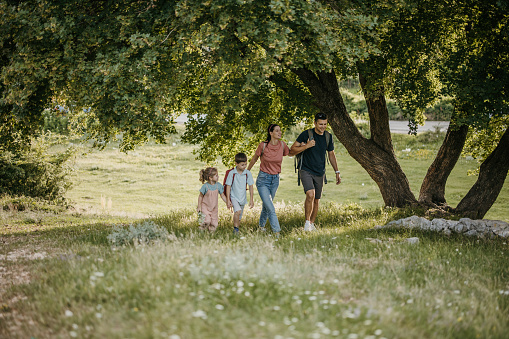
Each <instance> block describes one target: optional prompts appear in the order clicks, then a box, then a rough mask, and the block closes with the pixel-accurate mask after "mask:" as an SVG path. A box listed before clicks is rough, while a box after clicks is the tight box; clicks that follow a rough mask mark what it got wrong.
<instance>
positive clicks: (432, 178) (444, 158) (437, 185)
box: [419, 123, 468, 205]
mask: <svg viewBox="0 0 509 339" xmlns="http://www.w3.org/2000/svg"><path fill="white" fill-rule="evenodd" d="M467 134H468V125H463V126H460V127H458V126H455V125H454V124H453V123H451V124H450V125H449V128H448V129H447V134H446V136H445V139H444V141H443V143H442V146H441V147H440V150H439V151H438V153H437V155H436V157H435V160H434V161H433V163H432V164H431V166H430V167H429V169H428V172H427V174H426V176H425V177H424V180H423V182H422V186H421V191H420V193H419V202H422V203H428V204H436V205H443V204H445V203H446V201H445V184H446V183H447V178H449V175H450V174H451V172H452V170H453V168H454V166H456V163H457V162H458V159H459V157H460V155H461V151H462V150H463V146H464V145H465V140H466V138H467Z"/></svg>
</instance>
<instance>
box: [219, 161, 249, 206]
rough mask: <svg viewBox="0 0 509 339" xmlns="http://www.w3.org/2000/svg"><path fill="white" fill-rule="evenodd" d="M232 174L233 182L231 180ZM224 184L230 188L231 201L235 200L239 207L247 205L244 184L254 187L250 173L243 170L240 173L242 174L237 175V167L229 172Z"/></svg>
mask: <svg viewBox="0 0 509 339" xmlns="http://www.w3.org/2000/svg"><path fill="white" fill-rule="evenodd" d="M234 174H235V180H233V175H234ZM232 181H233V185H232ZM225 184H226V185H229V186H231V189H230V198H231V199H235V200H237V201H238V202H239V204H240V205H245V204H247V197H246V184H247V185H249V186H250V185H254V180H253V175H252V174H251V171H249V170H247V169H245V170H244V171H243V172H242V174H239V172H237V167H235V168H233V169H232V170H231V171H230V173H228V177H227V178H226V182H225Z"/></svg>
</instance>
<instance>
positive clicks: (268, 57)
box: [0, 0, 509, 214]
mask: <svg viewBox="0 0 509 339" xmlns="http://www.w3.org/2000/svg"><path fill="white" fill-rule="evenodd" d="M508 12H509V7H508V4H507V2H506V1H502V0H500V1H497V2H494V3H491V2H485V1H482V0H459V1H458V0H438V1H424V0H382V1H378V2H374V3H373V2H372V1H365V0H339V1H331V0H321V1H317V0H314V1H312V0H292V1H283V0H256V1H255V0H237V1H231V0H214V1H212V0H206V1H203V0H202V1H198V0H181V1H164V2H163V1H153V0H151V1H123V2H115V1H90V2H87V3H83V2H79V1H75V0H67V1H52V0H39V1H8V0H2V1H0V27H1V30H2V33H3V34H2V37H1V38H0V44H1V52H0V53H1V54H0V67H1V73H0V86H1V87H0V91H1V98H0V109H1V112H0V114H1V115H0V117H1V119H2V122H3V124H2V126H3V127H2V128H1V129H0V137H1V138H2V143H3V146H2V147H4V148H5V145H9V140H10V141H11V144H12V140H15V139H16V138H15V136H16V135H26V134H28V133H31V132H34V131H35V130H37V126H38V125H39V124H40V122H41V118H40V117H41V114H40V112H41V108H43V107H46V106H48V105H49V104H50V103H53V104H60V105H63V106H65V107H66V108H67V109H68V110H69V114H70V115H71V116H72V119H74V122H75V124H76V125H77V126H79V127H80V128H81V130H82V131H83V133H84V134H85V135H87V136H88V137H89V138H91V139H94V140H96V141H98V142H99V143H100V144H104V143H105V142H108V141H109V140H111V139H112V138H115V137H116V136H119V135H121V136H122V140H121V141H122V143H121V148H122V149H123V150H129V149H132V148H133V147H134V146H135V145H136V144H138V143H140V142H143V141H145V140H147V138H148V137H149V136H152V137H154V138H155V139H156V140H158V141H161V142H162V141H164V137H165V135H167V134H168V133H172V132H174V126H173V123H174V119H175V117H176V116H177V115H180V114H182V113H188V114H190V115H195V116H196V118H192V119H191V120H190V122H189V123H188V125H187V131H186V133H185V135H184V140H185V141H187V142H191V143H196V144H199V145H200V148H199V154H198V155H199V157H200V158H201V159H202V160H206V161H211V160H213V159H216V158H217V157H218V156H221V157H223V159H229V158H231V155H232V154H233V153H235V152H236V151H237V150H252V149H253V148H254V147H255V145H256V143H257V142H258V141H260V139H261V138H262V135H264V132H265V128H266V126H267V125H268V124H269V123H279V124H281V125H283V126H292V125H295V124H297V123H298V122H300V121H303V120H304V121H305V120H306V119H309V118H310V117H312V116H313V114H314V113H315V112H317V111H318V110H321V111H324V112H325V113H327V114H329V116H330V124H331V126H332V129H333V132H334V133H335V134H336V136H337V137H338V139H339V140H340V141H341V142H342V143H343V144H344V145H345V147H346V148H347V150H348V152H349V153H350V155H352V157H354V158H355V159H356V160H357V161H358V162H359V163H360V164H361V165H362V166H363V167H364V168H365V169H366V170H367V172H368V173H369V174H370V176H371V177H372V178H373V180H375V182H377V184H378V185H379V187H380V190H381V192H382V196H383V197H384V201H385V203H386V204H387V205H391V206H402V205H405V204H409V203H415V202H416V201H417V199H416V198H415V196H414V195H413V193H412V192H411V191H410V188H409V185H408V181H407V180H406V176H405V175H404V173H403V171H402V170H401V167H400V166H399V164H398V162H397V159H396V157H395V155H394V152H393V149H392V142H391V137H390V131H389V128H388V115H387V105H386V103H385V96H390V97H393V98H395V99H397V100H398V103H399V104H400V106H401V107H403V108H404V109H405V112H406V114H407V116H408V118H409V119H410V121H411V122H415V123H416V124H417V123H419V122H422V119H423V116H422V110H423V109H424V108H426V107H427V106H428V105H431V104H433V102H434V101H436V100H437V98H440V97H442V96H448V97H452V98H453V102H454V110H455V114H454V115H453V118H452V121H451V128H450V131H449V132H448V137H446V141H445V142H444V145H443V147H442V149H441V151H440V152H439V154H438V155H437V160H436V162H437V163H441V164H443V163H444V159H446V160H447V163H448V166H445V167H444V168H439V166H438V165H435V166H432V167H431V168H430V172H428V175H427V177H426V178H425V180H424V184H423V188H421V193H420V198H419V201H421V202H425V203H432V204H437V203H438V204H442V203H445V198H444V193H443V191H444V190H445V182H446V180H447V176H448V175H449V174H450V170H452V168H453V167H454V164H455V162H456V160H457V158H458V157H459V154H460V153H461V150H462V149H463V145H464V143H465V140H466V136H467V133H468V129H469V126H471V125H473V126H476V127H477V128H481V129H482V128H487V127H488V126H489V122H490V121H491V120H492V119H493V118H497V117H503V116H505V115H507V111H508V100H507V86H508V84H509V81H507V80H509V79H508V69H507V66H506V65H507V58H508V55H509V33H508V31H509V28H508V27H509V25H508V22H507V21H508V18H509V14H508ZM351 76H359V79H360V83H361V86H362V89H363V93H364V95H365V97H366V101H367V105H368V111H369V117H370V122H371V123H370V126H371V137H370V138H369V139H366V138H365V137H363V136H362V135H361V134H360V132H359V131H358V129H357V128H356V127H355V125H354V123H353V121H352V120H351V119H350V117H349V115H348V109H347V108H346V107H345V105H344V102H343V99H342V96H341V94H340V92H339V87H338V80H341V79H344V78H347V77H351ZM246 135H250V136H251V137H250V138H246ZM500 140H505V139H503V137H502V139H500ZM497 154H498V153H497ZM500 156H501V155H498V156H497V158H498V157H500ZM504 166H506V165H505V164H499V165H497V166H496V168H497V169H498V170H499V171H500V172H504V168H505V167H504ZM507 170H508V168H505V175H507ZM436 174H438V176H436ZM434 176H436V177H439V178H440V181H439V182H438V181H437V179H432V178H433V177H434ZM504 178H505V176H504ZM498 180H499V181H500V178H499V179H498ZM502 184H503V179H502ZM497 185H499V186H500V183H498V184H497ZM500 187H501V186H500ZM495 191H496V190H492V192H495ZM496 195H498V193H496ZM496 195H495V199H496ZM488 208H489V207H488ZM481 214H482V213H481Z"/></svg>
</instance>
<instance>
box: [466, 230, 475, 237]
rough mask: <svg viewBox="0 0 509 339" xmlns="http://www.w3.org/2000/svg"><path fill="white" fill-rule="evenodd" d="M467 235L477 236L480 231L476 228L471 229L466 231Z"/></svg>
mask: <svg viewBox="0 0 509 339" xmlns="http://www.w3.org/2000/svg"><path fill="white" fill-rule="evenodd" d="M465 235H467V236H469V237H475V236H477V235H478V233H477V231H476V230H470V231H468V232H466V233H465Z"/></svg>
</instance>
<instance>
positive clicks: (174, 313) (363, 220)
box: [0, 204, 509, 338]
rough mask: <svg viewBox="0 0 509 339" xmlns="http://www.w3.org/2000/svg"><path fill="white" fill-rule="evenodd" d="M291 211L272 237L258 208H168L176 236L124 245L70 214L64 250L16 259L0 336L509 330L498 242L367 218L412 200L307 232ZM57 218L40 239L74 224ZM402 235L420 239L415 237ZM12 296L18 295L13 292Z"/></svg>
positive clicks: (336, 218) (164, 219)
mask: <svg viewBox="0 0 509 339" xmlns="http://www.w3.org/2000/svg"><path fill="white" fill-rule="evenodd" d="M299 210H300V207H299V206H293V205H286V206H285V207H284V208H282V210H281V211H280V215H281V219H282V220H283V222H282V224H284V225H286V227H285V228H284V229H283V232H282V237H281V238H280V239H275V238H274V237H273V236H271V234H270V232H269V233H267V234H265V233H263V234H262V233H259V232H257V218H256V216H257V212H258V211H247V213H246V218H245V219H244V221H243V225H242V226H243V227H242V233H241V236H240V237H234V236H233V232H232V229H231V227H230V224H229V222H228V220H226V219H228V218H227V217H226V216H223V218H222V220H223V224H222V225H220V227H219V229H218V232H217V233H215V234H212V235H210V234H206V233H200V232H199V231H198V230H197V222H196V218H195V216H194V215H193V214H192V213H191V212H177V211H173V212H171V213H170V214H168V215H167V216H161V217H158V218H154V219H153V221H154V223H156V224H158V225H160V226H163V227H165V228H166V229H167V230H168V232H169V233H170V234H171V236H170V237H169V238H168V239H167V240H166V241H163V242H154V243H151V244H149V245H143V246H127V247H119V248H114V247H110V245H109V244H108V242H107V239H106V235H107V234H109V233H110V232H111V230H112V227H111V226H112V225H113V224H111V222H112V221H111V220H110V221H109V222H106V223H105V224H103V223H99V222H98V223H95V224H93V223H88V224H83V225H82V226H77V227H78V228H79V229H83V230H84V232H83V233H81V232H78V233H77V234H81V235H80V236H73V237H64V239H65V240H64V242H63V243H60V247H61V248H62V249H64V253H61V254H60V255H53V256H48V257H47V258H46V259H44V260H41V261H32V262H25V263H24V266H25V269H28V270H29V272H30V274H31V275H32V276H33V279H32V280H31V282H30V283H29V284H26V285H21V286H17V287H13V288H11V289H10V290H9V291H8V293H7V294H4V297H5V298H6V300H9V304H8V306H7V308H4V311H3V313H2V314H3V317H2V320H1V321H0V335H2V334H3V335H12V336H13V337H19V338H24V337H34V338H54V337H62V338H68V337H79V338H197V337H202V338H238V337H243V338H329V337H339V338H367V337H369V338H414V337H415V338H416V337H419V338H479V337H480V338H503V337H504V336H505V335H506V334H507V333H508V332H509V322H508V321H507V320H508V314H509V283H508V281H509V280H508V277H509V266H508V265H507V250H508V248H507V243H506V242H505V241H504V240H499V239H496V240H490V241H485V240H475V239H471V238H468V239H467V238H462V237H459V236H453V237H449V238H444V237H443V236H438V235H436V234H433V233H428V232H419V231H415V230H414V231H409V230H398V231H395V230H373V228H372V226H374V225H375V224H378V223H385V222H387V221H389V220H393V219H396V218H400V217H404V216H407V215H410V214H412V213H413V211H410V210H404V211H401V210H392V209H378V210H366V209H363V208H362V207H360V206H358V205H340V206H339V205H334V204H330V205H327V206H324V208H323V210H322V212H321V213H320V221H319V229H318V231H317V232H313V233H304V232H302V230H301V227H300V223H299V213H300V212H299ZM62 218H63V216H62ZM108 223H110V224H109V226H108ZM60 225H61V226H60V227H62V229H58V227H55V228H53V229H52V230H51V231H50V230H48V231H47V233H45V234H43V235H42V237H43V238H52V237H53V236H54V235H55V233H54V232H59V233H60V234H62V235H64V234H65V233H66V231H69V230H70V229H72V228H73V226H70V225H69V224H67V226H64V225H65V223H61V224H60ZM74 227H76V226H74ZM87 229H88V231H87ZM87 233H89V234H95V236H94V237H87V236H85V234H87ZM408 237H418V238H419V239H420V241H419V243H418V244H416V245H411V244H409V243H407V242H406V241H405V239H406V238H408ZM367 238H368V239H367ZM370 239H378V240H379V241H378V242H372V241H370ZM20 295H23V296H25V297H26V299H24V300H23V299H22V300H20V301H17V302H12V300H13V299H14V298H15V297H16V296H18V297H19V296H20ZM9 305H10V306H9ZM8 308H10V310H9V309H8ZM16 314H22V315H23V319H25V320H26V321H24V322H23V323H21V324H20V325H19V327H18V328H17V329H16V330H15V331H14V330H13V329H12V327H9V326H7V325H8V324H12V321H11V320H12V319H11V318H15V317H16Z"/></svg>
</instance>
